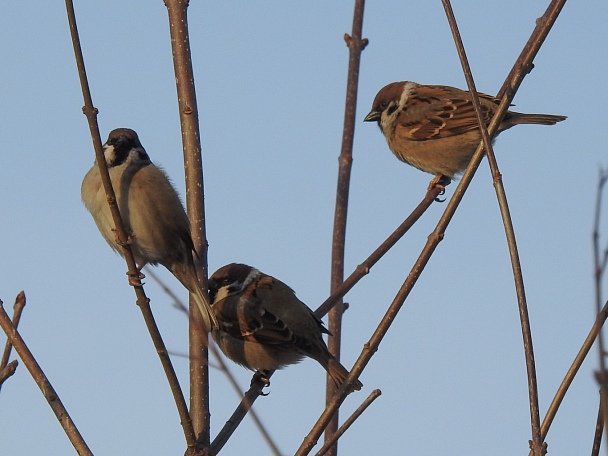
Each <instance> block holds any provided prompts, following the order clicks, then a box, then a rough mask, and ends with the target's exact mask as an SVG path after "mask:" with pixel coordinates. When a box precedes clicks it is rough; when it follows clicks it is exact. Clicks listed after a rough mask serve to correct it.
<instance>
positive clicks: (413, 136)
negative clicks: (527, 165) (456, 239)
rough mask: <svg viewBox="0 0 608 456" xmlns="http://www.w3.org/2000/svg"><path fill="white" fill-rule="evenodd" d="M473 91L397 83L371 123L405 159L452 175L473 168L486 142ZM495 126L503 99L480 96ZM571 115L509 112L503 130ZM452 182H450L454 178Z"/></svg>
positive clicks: (382, 95)
mask: <svg viewBox="0 0 608 456" xmlns="http://www.w3.org/2000/svg"><path fill="white" fill-rule="evenodd" d="M471 99H472V96H471V94H470V92H467V91H464V90H460V89H456V88H454V87H448V86H439V85H421V84H416V83H415V82H411V81H402V82H393V83H391V84H389V85H387V86H385V87H383V88H382V89H380V91H379V92H378V94H377V95H376V98H375V99H374V103H373V105H372V110H371V111H370V113H369V114H368V115H367V116H366V117H365V119H364V121H365V122H372V121H377V122H378V126H379V127H380V130H381V131H382V133H383V134H384V136H385V137H386V141H387V142H388V147H389V148H390V149H391V151H392V152H393V154H395V155H396V156H397V158H398V159H399V160H401V161H404V162H406V163H408V164H410V165H412V166H414V167H416V168H418V169H420V170H422V171H425V172H427V173H431V174H436V175H437V177H436V179H434V180H433V181H432V182H431V186H432V185H433V184H434V183H435V181H436V180H437V181H438V180H439V179H440V178H441V176H445V177H447V178H449V179H452V178H453V177H454V176H455V175H457V174H460V173H462V172H463V171H464V170H465V169H466V167H467V166H468V164H469V162H470V161H471V158H472V157H473V154H474V153H475V150H476V149H477V146H478V145H479V143H480V141H481V133H480V132H479V124H478V122H477V116H476V115H475V109H474V107H473V102H472V101H471ZM479 102H480V103H481V110H482V113H483V119H484V122H485V124H486V126H487V125H489V124H490V121H491V120H492V117H493V116H494V113H495V111H496V109H497V108H498V105H499V104H500V100H499V99H497V98H494V97H492V96H490V95H486V94H484V93H480V94H479ZM564 119H566V117H565V116H554V115H549V114H522V113H519V112H514V111H507V113H506V115H505V117H504V119H503V120H502V122H501V124H500V126H499V128H498V133H500V132H502V131H504V130H506V129H508V128H511V127H512V126H514V125H519V124H541V125H554V124H556V123H557V122H561V121H562V120H564ZM448 183H449V181H448Z"/></svg>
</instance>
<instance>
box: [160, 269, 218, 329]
mask: <svg viewBox="0 0 608 456" xmlns="http://www.w3.org/2000/svg"><path fill="white" fill-rule="evenodd" d="M167 269H169V270H170V271H171V272H172V273H173V275H174V276H175V277H176V278H177V279H178V280H179V281H180V282H181V283H182V285H184V286H185V287H186V288H187V289H188V291H189V292H190V293H192V296H194V302H195V303H196V307H198V310H199V312H200V314H201V317H202V318H203V325H204V327H205V330H207V332H210V331H212V330H213V329H217V328H218V326H219V325H218V322H217V318H216V317H215V314H214V313H213V310H211V305H210V304H209V299H208V298H207V295H206V294H205V291H204V290H203V289H202V288H201V285H200V282H199V281H198V277H197V276H196V269H195V268H194V264H193V263H175V264H172V265H171V267H170V268H167Z"/></svg>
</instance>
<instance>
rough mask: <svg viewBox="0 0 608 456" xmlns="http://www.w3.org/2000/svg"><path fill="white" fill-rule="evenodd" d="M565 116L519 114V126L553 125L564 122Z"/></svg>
mask: <svg viewBox="0 0 608 456" xmlns="http://www.w3.org/2000/svg"><path fill="white" fill-rule="evenodd" d="M566 118H567V117H566V116H554V115H552V114H519V116H518V117H517V123H519V124H539V125H555V124H556V123H557V122H561V121H562V120H566Z"/></svg>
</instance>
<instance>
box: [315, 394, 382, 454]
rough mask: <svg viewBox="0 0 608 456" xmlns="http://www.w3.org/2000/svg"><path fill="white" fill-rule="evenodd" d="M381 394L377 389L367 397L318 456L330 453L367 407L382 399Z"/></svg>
mask: <svg viewBox="0 0 608 456" xmlns="http://www.w3.org/2000/svg"><path fill="white" fill-rule="evenodd" d="M381 394H382V391H380V390H379V389H375V390H374V391H372V392H371V393H370V395H369V396H367V399H365V400H364V401H363V403H362V404H361V405H360V406H359V407H357V409H356V410H355V411H354V412H353V413H352V415H351V416H349V417H348V419H347V420H346V421H344V423H343V424H342V426H340V428H339V429H338V430H337V431H336V432H335V433H334V434H333V435H332V436H331V439H328V440H326V441H325V444H324V445H323V446H322V447H321V449H320V450H319V451H318V452H317V454H316V456H323V455H324V454H326V453H327V451H329V449H330V448H331V446H332V445H333V444H334V442H336V441H337V440H338V439H339V438H340V437H342V434H344V433H345V432H346V431H347V430H348V428H350V426H351V425H352V424H353V423H354V422H355V421H356V420H357V418H359V417H360V416H361V415H362V414H363V412H365V410H367V407H369V406H370V405H371V404H372V402H374V401H375V400H376V399H377V398H378V397H380V395H381Z"/></svg>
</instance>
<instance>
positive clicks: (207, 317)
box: [192, 286, 218, 332]
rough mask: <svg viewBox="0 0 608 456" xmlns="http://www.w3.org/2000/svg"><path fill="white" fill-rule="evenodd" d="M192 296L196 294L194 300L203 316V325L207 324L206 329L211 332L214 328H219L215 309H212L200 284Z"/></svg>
mask: <svg viewBox="0 0 608 456" xmlns="http://www.w3.org/2000/svg"><path fill="white" fill-rule="evenodd" d="M192 296H194V302H195V303H196V306H197V307H198V310H199V312H200V314H201V317H203V325H204V326H205V330H206V331H207V332H210V331H211V330H213V329H217V328H218V323H217V318H216V317H215V314H214V313H213V310H211V305H210V304H209V300H208V299H207V297H206V296H205V295H204V293H203V290H202V289H201V287H200V286H199V287H197V288H196V290H195V292H194V293H192Z"/></svg>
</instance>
